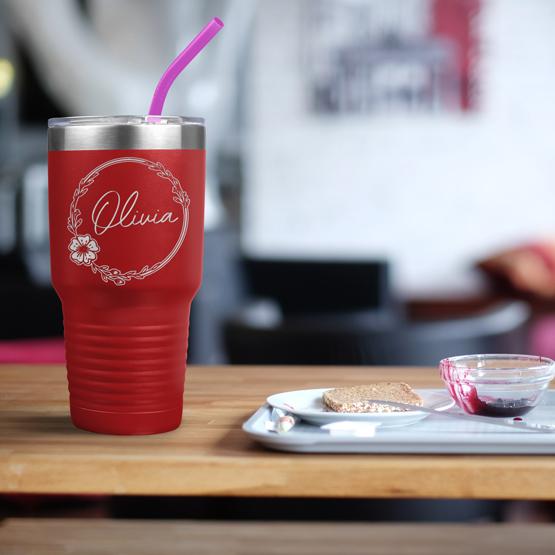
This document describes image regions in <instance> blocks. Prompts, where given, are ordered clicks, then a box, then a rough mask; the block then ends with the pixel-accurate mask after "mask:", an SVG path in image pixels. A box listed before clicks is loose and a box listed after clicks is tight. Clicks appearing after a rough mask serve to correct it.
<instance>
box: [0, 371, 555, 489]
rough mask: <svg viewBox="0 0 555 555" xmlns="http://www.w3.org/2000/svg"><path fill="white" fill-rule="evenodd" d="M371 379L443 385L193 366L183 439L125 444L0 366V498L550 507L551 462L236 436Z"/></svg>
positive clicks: (56, 380)
mask: <svg viewBox="0 0 555 555" xmlns="http://www.w3.org/2000/svg"><path fill="white" fill-rule="evenodd" d="M375 380H404V381H407V382H409V383H410V384H411V385H413V386H415V387H437V386H439V385H440V381H439V379H438V377H437V371H436V370H435V369H419V368H364V367H344V368H340V367H281V368H280V367H233V366H221V367H192V368H190V369H189V370H188V376H187V384H186V393H185V411H184V421H183V425H182V426H181V428H179V429H178V430H175V431H173V432H169V433H166V434H161V435H156V436H134V437H121V436H103V435H97V434H92V433H89V432H84V431H81V430H77V429H76V428H74V427H73V426H72V424H71V422H70V420H69V416H68V400H67V387H66V378H65V369H64V368H63V367H62V366H22V365H20V366H18V365H6V366H0V492H23V493H64V494H83V493H94V494H144V495H149V494H152V495H192V496H199V495H205V496H252V497H256V496H284V497H353V498H355V497H359V498H362V497H399V498H402V497H406V498H411V497H413V498H418V497H420V498H422V497H425V498H491V499H495V498H497V499H555V457H552V456H537V455H536V456H483V455H482V456H478V455H474V456H472V455H468V456H460V455H413V456H407V455H317V454H311V455H308V454H287V453H278V452H272V451H268V450H265V449H263V448H261V447H259V446H257V445H256V444H255V443H254V442H252V441H251V440H250V439H249V438H248V437H247V436H246V435H245V434H244V433H243V432H242V430H241V424H242V423H243V421H244V420H246V419H247V417H249V416H250V415H251V414H252V413H253V412H254V411H255V410H256V409H257V408H258V407H259V406H260V405H261V404H262V403H263V402H264V399H265V398H266V396H267V395H269V394H271V393H275V392H278V391H286V390H291V389H300V388H312V387H327V386H342V385H348V384H358V383H365V382H369V381H375Z"/></svg>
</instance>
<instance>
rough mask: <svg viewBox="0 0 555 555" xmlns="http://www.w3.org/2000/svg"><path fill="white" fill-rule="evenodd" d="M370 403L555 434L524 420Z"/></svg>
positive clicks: (553, 427) (554, 428) (547, 426)
mask: <svg viewBox="0 0 555 555" xmlns="http://www.w3.org/2000/svg"><path fill="white" fill-rule="evenodd" d="M368 402H369V403H375V404H379V405H388V406H390V407H395V408H398V409H405V410H414V411H420V412H425V413H427V414H436V415H437V416H445V417H446V418H455V419H457V420H468V421H469V422H484V423H486V424H493V425H494V426H503V427H505V428H512V429H513V430H514V429H519V430H529V431H530V432H540V433H554V432H555V425H551V424H535V423H532V422H524V421H522V420H502V419H499V418H495V417H491V416H479V415H477V414H466V413H459V412H447V411H441V410H435V409H429V408H426V407H420V406H418V405H411V404H409V403H397V402H396V401H384V400H383V399H368Z"/></svg>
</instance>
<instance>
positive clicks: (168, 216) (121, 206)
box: [91, 191, 179, 235]
mask: <svg viewBox="0 0 555 555" xmlns="http://www.w3.org/2000/svg"><path fill="white" fill-rule="evenodd" d="M138 201H139V191H133V192H132V193H131V194H130V195H129V197H127V199H126V200H125V202H122V198H121V196H120V194H119V193H118V192H117V191H107V192H106V193H104V194H103V195H102V196H101V197H100V198H99V199H98V201H97V202H96V204H95V205H94V208H93V211H92V216H91V219H92V222H93V224H94V232H95V233H96V234H97V235H104V233H106V232H107V231H108V230H109V229H114V228H116V227H132V226H135V225H146V224H174V223H175V222H177V221H178V220H179V218H178V217H177V216H174V214H173V212H164V213H163V214H160V211H159V210H156V212H155V213H154V214H147V213H145V212H140V211H139V210H138V209H137V208H136V206H137V202H138Z"/></svg>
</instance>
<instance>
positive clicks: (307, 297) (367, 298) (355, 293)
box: [242, 258, 399, 315]
mask: <svg viewBox="0 0 555 555" xmlns="http://www.w3.org/2000/svg"><path fill="white" fill-rule="evenodd" d="M242 267H243V274H244V280H245V282H246V289H247V293H248V295H249V296H250V297H251V298H268V299H272V300H273V301H275V302H276V303H277V304H278V305H279V307H280V309H281V311H282V312H283V314H285V315H293V314H321V313H331V312H349V311H353V310H355V311H362V310H364V311H366V312H373V313H381V314H385V313H391V312H394V311H397V310H398V308H399V307H398V305H397V304H396V303H395V301H394V298H393V295H392V292H391V283H390V281H391V280H390V266H389V264H388V263H387V262H386V261H383V260H371V261H346V260H345V261H343V260H292V259H255V258H245V259H244V260H243V261H242Z"/></svg>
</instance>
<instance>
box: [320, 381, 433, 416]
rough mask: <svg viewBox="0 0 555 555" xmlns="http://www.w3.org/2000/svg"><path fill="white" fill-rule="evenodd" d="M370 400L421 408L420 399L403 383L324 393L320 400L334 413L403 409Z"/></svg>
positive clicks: (357, 386)
mask: <svg viewBox="0 0 555 555" xmlns="http://www.w3.org/2000/svg"><path fill="white" fill-rule="evenodd" d="M372 399H383V400H384V401H396V402H398V403H410V404H411V405H419V406H422V399H421V398H420V396H419V395H417V394H416V393H415V392H414V391H413V389H412V387H411V386H410V385H408V384H406V383H403V382H380V383H371V384H367V385H355V386H353V387H340V388H338V389H330V390H328V391H325V392H324V394H323V396H322V400H323V402H324V405H326V407H327V408H328V409H330V410H332V411H334V412H402V411H403V409H399V408H396V407H390V406H388V405H383V404H382V405H380V404H379V403H372Z"/></svg>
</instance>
